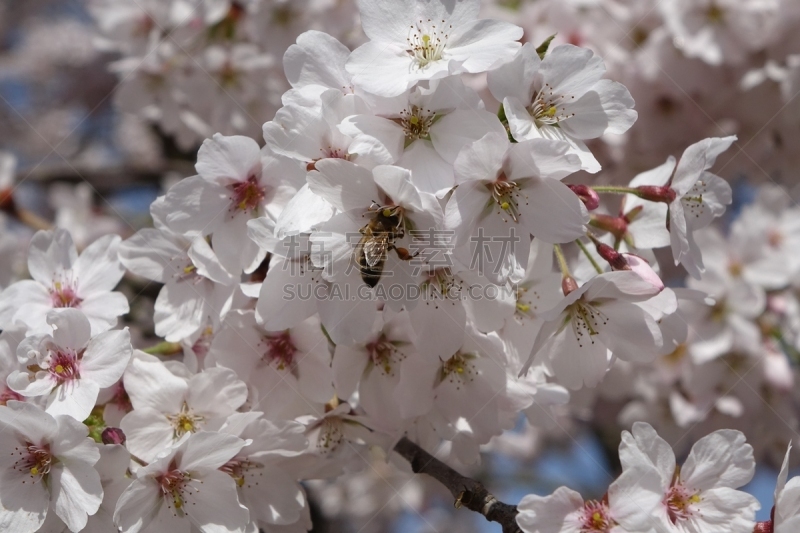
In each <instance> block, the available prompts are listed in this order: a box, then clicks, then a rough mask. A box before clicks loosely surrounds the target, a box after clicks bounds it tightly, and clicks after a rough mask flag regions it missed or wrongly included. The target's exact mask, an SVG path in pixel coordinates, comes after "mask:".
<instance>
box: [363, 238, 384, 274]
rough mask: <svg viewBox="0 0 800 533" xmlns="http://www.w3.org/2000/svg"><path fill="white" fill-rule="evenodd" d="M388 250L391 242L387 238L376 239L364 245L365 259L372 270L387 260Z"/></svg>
mask: <svg viewBox="0 0 800 533" xmlns="http://www.w3.org/2000/svg"><path fill="white" fill-rule="evenodd" d="M388 249H389V240H388V239H387V238H386V237H374V238H372V239H370V240H369V241H367V242H365V243H364V258H365V259H366V260H367V264H368V265H369V266H370V268H371V267H374V266H375V265H377V264H378V263H380V262H381V261H382V260H384V259H385V256H386V252H387V251H388Z"/></svg>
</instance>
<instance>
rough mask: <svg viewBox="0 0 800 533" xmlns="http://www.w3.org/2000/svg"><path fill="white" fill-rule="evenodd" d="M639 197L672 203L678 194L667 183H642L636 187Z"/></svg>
mask: <svg viewBox="0 0 800 533" xmlns="http://www.w3.org/2000/svg"><path fill="white" fill-rule="evenodd" d="M636 191H637V192H638V194H639V198H642V199H644V200H649V201H651V202H663V203H665V204H671V203H672V202H673V201H674V200H675V198H676V197H677V196H678V195H677V193H676V192H675V191H673V190H672V189H671V188H669V187H667V186H665V185H642V186H640V187H636Z"/></svg>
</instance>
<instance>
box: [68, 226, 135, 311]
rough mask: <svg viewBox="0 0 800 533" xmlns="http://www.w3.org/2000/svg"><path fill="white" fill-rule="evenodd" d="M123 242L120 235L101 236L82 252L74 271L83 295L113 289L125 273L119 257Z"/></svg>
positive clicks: (79, 289) (80, 292)
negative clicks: (118, 252) (120, 245)
mask: <svg viewBox="0 0 800 533" xmlns="http://www.w3.org/2000/svg"><path fill="white" fill-rule="evenodd" d="M120 242H122V239H120V237H119V235H105V236H103V237H100V238H99V239H97V240H96V241H94V242H93V243H92V244H90V245H89V246H87V247H86V249H85V250H84V251H83V252H81V255H80V257H78V259H77V261H75V266H74V269H73V270H74V272H75V276H76V277H77V279H78V291H79V294H81V295H82V296H88V295H89V294H92V293H94V292H103V291H110V290H113V289H114V287H116V286H117V283H119V280H121V279H122V276H123V274H125V269H124V268H122V265H121V264H120V262H119V259H118V257H117V249H118V248H119V244H120Z"/></svg>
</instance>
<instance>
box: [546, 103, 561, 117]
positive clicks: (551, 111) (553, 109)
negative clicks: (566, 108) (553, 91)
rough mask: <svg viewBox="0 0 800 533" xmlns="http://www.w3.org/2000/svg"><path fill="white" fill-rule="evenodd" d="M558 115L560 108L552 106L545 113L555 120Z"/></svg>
mask: <svg viewBox="0 0 800 533" xmlns="http://www.w3.org/2000/svg"><path fill="white" fill-rule="evenodd" d="M556 113H558V108H557V107H556V106H550V109H548V110H547V112H546V113H545V114H546V115H547V116H548V117H550V118H553V117H554V116H556Z"/></svg>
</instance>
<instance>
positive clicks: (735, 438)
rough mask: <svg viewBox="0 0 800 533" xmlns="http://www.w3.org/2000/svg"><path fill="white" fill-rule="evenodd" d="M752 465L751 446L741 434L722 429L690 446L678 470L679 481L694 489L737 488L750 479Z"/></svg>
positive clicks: (753, 467)
mask: <svg viewBox="0 0 800 533" xmlns="http://www.w3.org/2000/svg"><path fill="white" fill-rule="evenodd" d="M755 468H756V465H755V461H754V459H753V447H752V446H750V445H749V444H747V442H746V439H745V436H744V434H743V433H742V432H740V431H735V430H731V429H723V430H718V431H715V432H714V433H711V434H710V435H706V436H705V437H703V438H702V439H700V440H699V441H697V442H696V443H695V444H694V446H692V451H691V452H689V457H687V458H686V461H685V462H684V463H683V468H682V469H681V480H682V481H683V483H684V484H686V485H687V486H688V487H691V488H694V489H698V490H705V489H710V488H714V487H730V488H737V487H741V486H742V485H745V484H747V483H748V482H749V481H750V480H751V479H752V478H753V474H754V473H755Z"/></svg>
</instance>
